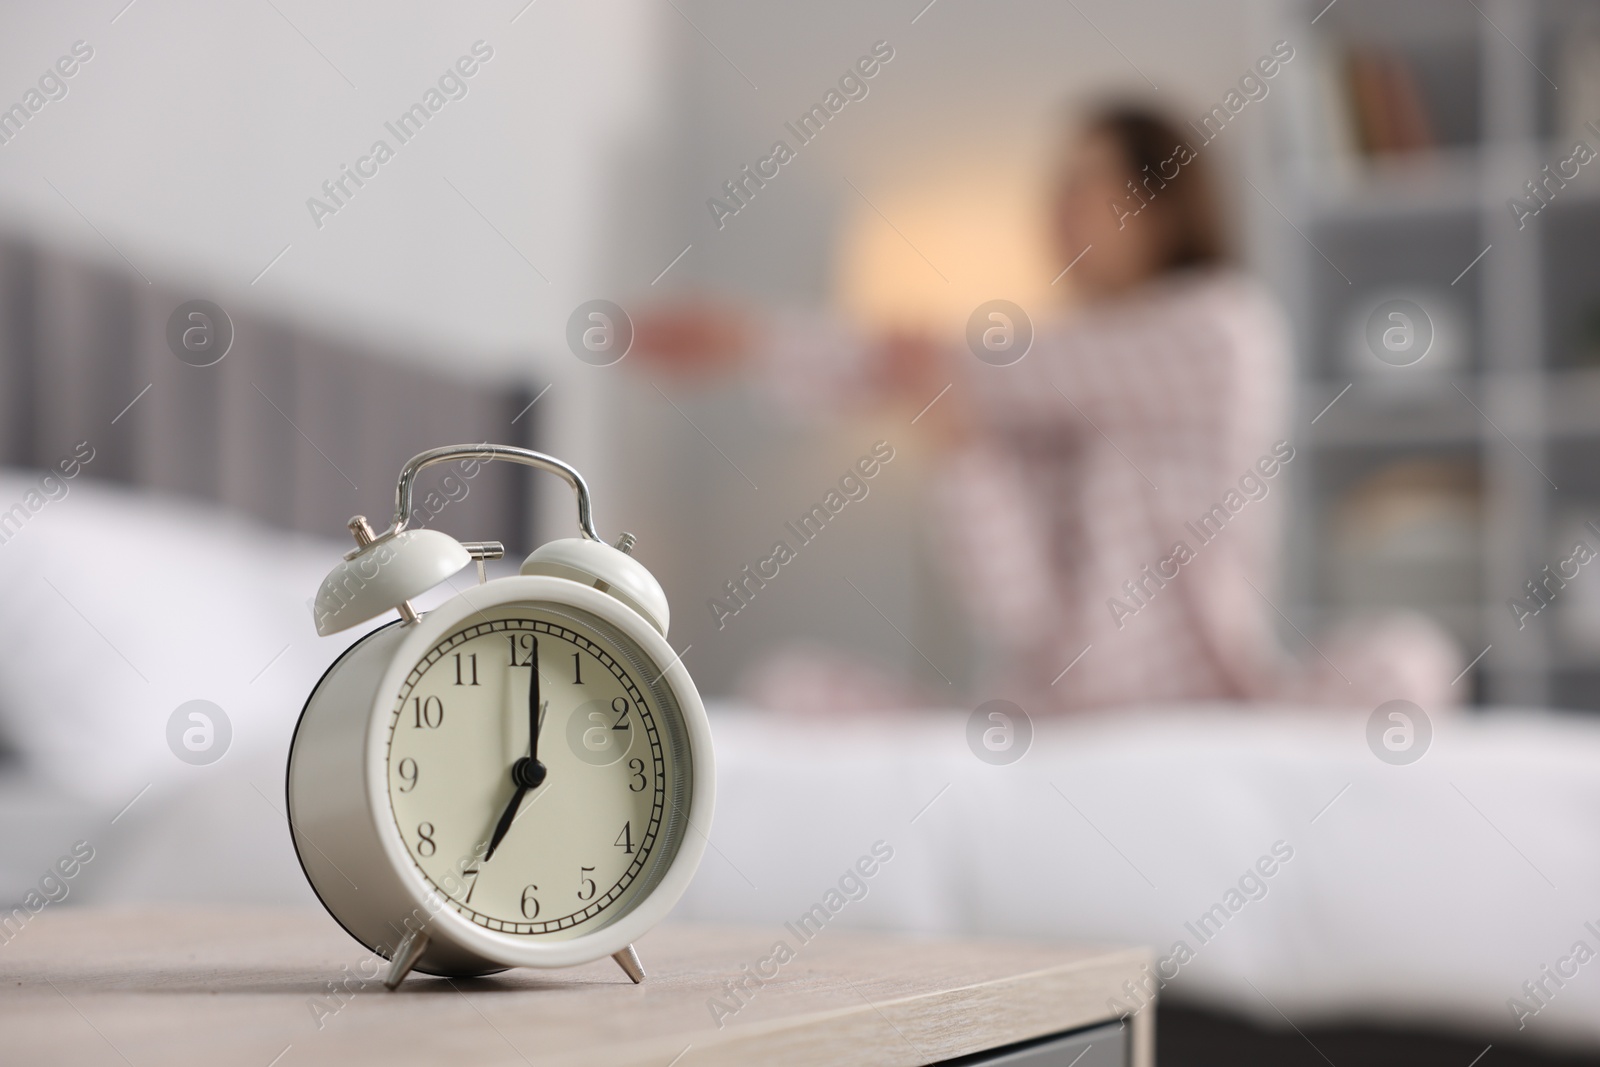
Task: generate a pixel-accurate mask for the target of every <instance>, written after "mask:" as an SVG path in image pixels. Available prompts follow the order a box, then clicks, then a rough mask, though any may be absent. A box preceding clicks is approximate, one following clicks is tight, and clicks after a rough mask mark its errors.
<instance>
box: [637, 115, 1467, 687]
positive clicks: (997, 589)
mask: <svg viewBox="0 0 1600 1067" xmlns="http://www.w3.org/2000/svg"><path fill="white" fill-rule="evenodd" d="M1065 159H1066V164H1065V165H1064V166H1063V168H1062V170H1061V173H1060V175H1059V179H1058V182H1057V185H1056V187H1055V193H1054V204H1053V216H1052V219H1051V237H1052V238H1053V241H1054V244H1055V246H1056V250H1057V253H1058V255H1059V256H1060V260H1059V261H1060V262H1062V263H1072V266H1071V268H1070V270H1069V271H1068V273H1067V277H1068V278H1069V279H1070V280H1071V282H1072V286H1073V289H1074V292H1075V294H1076V296H1077V298H1078V299H1077V304H1076V307H1075V308H1074V309H1073V312H1072V314H1070V315H1069V316H1068V317H1067V318H1065V319H1064V321H1062V322H1061V323H1060V324H1059V325H1057V326H1051V327H1044V328H1041V329H1040V331H1039V335H1038V336H1037V338H1036V339H1035V340H1034V342H1033V345H1032V347H1031V349H1030V350H1028V352H1027V354H1026V355H1025V356H1024V357H1023V358H1021V359H1020V360H1018V361H1015V362H1010V361H1009V358H1010V357H1009V356H1000V357H999V358H996V359H994V360H993V361H992V362H990V361H985V360H981V359H975V358H973V355H972V354H970V353H967V352H965V351H962V352H951V351H948V350H944V349H941V348H939V347H938V346H935V345H932V344H930V343H927V342H924V341H919V340H917V339H914V338H907V337H904V336H901V337H894V338H889V339H886V340H884V341H882V342H881V343H877V344H874V345H868V346H866V347H865V350H864V352H863V353H862V355H861V357H860V358H855V359H851V360H847V361H845V362H844V363H843V364H840V363H839V361H837V360H828V359H826V358H816V357H822V356H823V355H824V353H823V351H822V350H821V349H817V350H814V351H813V353H811V357H813V358H807V357H806V356H805V355H804V354H799V358H796V355H797V354H795V353H789V356H790V358H787V359H782V360H780V361H779V362H778V364H777V366H776V368H775V370H774V373H776V374H778V375H779V376H780V377H789V378H792V379H793V380H794V383H795V384H796V385H797V386H798V385H801V384H804V385H805V386H806V387H807V388H809V389H810V390H812V391H817V390H819V389H820V391H821V392H822V393H824V394H828V395H831V396H832V397H834V398H836V399H839V398H845V397H859V396H861V395H863V393H864V392H868V391H876V393H877V395H878V396H880V397H899V398H901V399H903V400H905V401H908V402H914V403H915V404H917V405H918V406H920V405H922V404H925V403H927V402H928V401H929V400H930V399H931V398H933V397H934V396H935V395H936V394H938V393H939V392H940V390H942V389H943V388H944V387H945V386H946V385H948V384H950V383H952V382H954V383H955V384H954V386H953V387H952V388H951V389H950V390H949V392H948V393H947V394H945V395H943V396H942V397H941V398H940V399H939V400H938V401H937V402H936V403H934V404H933V406H932V407H931V408H930V409H928V412H927V414H926V415H925V416H924V418H923V419H922V420H920V421H921V422H922V423H923V424H924V425H926V424H927V423H929V422H933V423H935V427H934V429H935V432H936V434H937V435H938V437H939V438H940V440H941V441H942V442H943V443H944V444H945V445H946V446H947V448H948V454H947V455H946V456H945V457H944V458H943V460H942V461H941V463H940V467H939V473H937V474H936V475H935V483H936V484H935V493H934V497H935V504H934V506H935V508H936V509H937V511H938V514H937V515H936V516H934V521H933V522H932V524H931V526H932V528H933V529H934V530H935V531H936V532H937V533H938V535H939V541H940V550H941V551H940V554H941V557H942V559H943V561H944V563H945V569H946V571H947V573H948V575H949V577H950V579H951V581H952V583H953V584H954V586H955V587H956V589H957V590H958V591H959V594H960V596H961V600H962V602H963V603H964V604H965V606H966V608H967V611H968V614H969V619H968V629H969V630H970V631H971V632H973V633H974V634H975V635H977V636H978V637H979V638H980V639H981V640H982V643H983V645H984V647H985V649H986V657H985V658H986V663H985V669H984V671H983V674H984V677H983V678H982V680H981V688H982V693H983V695H984V696H1007V697H1011V698H1013V699H1017V700H1019V701H1020V702H1022V703H1023V705H1024V706H1025V707H1028V708H1030V709H1045V708H1059V709H1068V708H1081V707H1106V706H1111V705H1120V704H1130V703H1155V702H1171V701H1193V700H1253V701H1278V702H1286V703H1338V704H1348V705H1357V706H1362V707H1367V708H1370V707H1372V706H1375V705H1376V704H1377V703H1381V702H1382V701H1385V700H1390V699H1396V698H1401V699H1409V700H1413V701H1416V702H1418V703H1420V704H1422V705H1423V706H1424V707H1427V708H1437V707H1439V706H1441V705H1442V704H1447V703H1451V702H1452V701H1451V695H1450V694H1451V689H1450V682H1451V680H1452V678H1453V676H1454V674H1455V672H1456V671H1457V670H1459V664H1458V662H1457V661H1458V659H1459V656H1458V654H1457V652H1456V650H1455V648H1454V646H1453V644H1452V643H1451V642H1450V641H1449V639H1448V638H1446V637H1445V636H1444V635H1443V633H1442V632H1441V631H1439V630H1438V628H1437V627H1435V626H1433V625H1432V624H1431V623H1429V622H1427V621H1426V620H1423V619H1421V618H1417V617H1409V616H1400V617H1394V618H1389V619H1385V620H1371V621H1368V622H1367V623H1365V624H1364V625H1363V626H1362V629H1361V630H1360V631H1359V633H1358V632H1355V631H1350V632H1347V633H1344V634H1334V635H1331V636H1318V637H1315V638H1311V639H1307V638H1305V637H1304V636H1303V635H1302V636H1301V637H1300V638H1299V640H1300V642H1301V648H1300V649H1299V650H1298V652H1299V654H1298V655H1297V656H1290V655H1288V654H1287V652H1286V651H1285V650H1284V649H1283V648H1282V647H1281V646H1280V644H1279V642H1278V639H1277V633H1278V629H1279V626H1280V623H1281V624H1282V625H1284V626H1285V627H1286V628H1292V624H1291V623H1289V620H1288V618H1287V617H1286V616H1284V615H1282V613H1281V612H1280V611H1279V610H1278V607H1277V605H1276V596H1277V595H1276V593H1275V578H1276V572H1277V560H1278V546H1279V539H1280V529H1281V524H1280V521H1279V519H1280V511H1281V505H1282V503H1283V501H1284V500H1285V498H1286V496H1287V495H1288V485H1289V483H1290V482H1291V480H1292V479H1294V478H1296V477H1297V476H1298V475H1299V473H1300V472H1299V467H1300V466H1302V465H1303V464H1304V463H1305V460H1304V459H1300V458H1298V453H1297V452H1296V450H1295V447H1294V444H1293V433H1292V430H1291V428H1290V427H1289V426H1288V423H1287V416H1288V412H1289V371H1290V356H1289V346H1288V338H1287V331H1286V329H1285V325H1284V322H1283V320H1282V315H1281V313H1280V312H1279V309H1278V307H1277V306H1276V304H1275V303H1274V302H1273V301H1272V299H1271V298H1270V297H1269V296H1268V295H1267V293H1266V292H1265V290H1264V289H1263V288H1262V287H1261V286H1260V285H1259V284H1258V283H1257V282H1255V281H1254V280H1252V279H1251V278H1249V277H1247V276H1246V275H1244V274H1243V273H1241V272H1239V271H1238V270H1237V269H1235V268H1234V267H1233V266H1232V265H1231V257H1230V249H1229V248H1228V247H1227V243H1226V240H1225V236H1224V228H1223V226H1222V224H1221V221H1220V219H1221V212H1220V209H1219V204H1218V199H1217V195H1216V190H1215V187H1214V184H1213V177H1212V174H1211V171H1210V164H1211V162H1212V161H1211V160H1210V159H1209V158H1207V157H1206V156H1204V155H1203V149H1202V150H1196V149H1195V148H1193V147H1191V146H1190V145H1189V144H1188V143H1187V141H1186V138H1185V135H1184V133H1183V132H1182V131H1181V130H1180V129H1178V128H1177V127H1175V126H1173V125H1172V124H1170V123H1168V122H1167V121H1166V120H1165V119H1163V118H1162V117H1161V116H1159V115H1157V114H1155V113H1153V112H1150V111H1148V110H1146V109H1143V108H1140V107H1132V106H1116V107H1110V108H1106V109H1103V110H1101V111H1099V112H1098V113H1096V114H1094V115H1093V116H1092V117H1091V118H1090V119H1089V121H1087V122H1086V123H1085V124H1084V126H1083V127H1082V130H1081V132H1080V133H1079V134H1078V135H1077V137H1076V138H1075V144H1074V145H1073V148H1072V151H1070V152H1069V153H1068V154H1067V155H1066V157H1065ZM995 322H996V324H997V326H999V327H1001V328H1003V327H1004V326H1005V321H1004V320H1003V319H996V320H995ZM761 335H762V331H761V330H760V329H759V328H752V327H750V326H749V325H746V324H741V323H740V322H738V321H737V320H731V319H728V318H726V317H723V316H718V315H712V314H708V313H706V312H704V311H703V310H693V309H691V310H689V311H684V312H679V313H676V314H667V315H664V316H660V317H657V318H655V319H652V320H650V321H647V322H646V323H645V324H644V325H643V326H642V328H641V330H640V332H639V335H638V338H639V344H640V345H641V346H642V347H643V349H645V350H647V351H648V352H651V353H653V354H654V356H655V358H656V359H658V360H666V361H668V362H672V363H675V364H677V365H679V366H684V365H700V366H704V365H717V364H721V363H725V362H732V361H736V360H737V359H739V358H741V357H740V355H739V354H740V353H751V352H756V353H759V352H761V351H762V350H767V351H769V352H770V351H771V350H774V349H792V348H793V347H794V344H793V342H792V339H789V340H786V339H785V338H784V337H782V336H778V337H772V336H768V337H765V338H763V337H762V336H761ZM998 364H1004V365H998ZM1297 460H1298V462H1297ZM1313 641H1314V642H1315V643H1313ZM830 658H833V659H834V660H835V661H834V662H826V663H825V662H822V661H821V659H820V658H819V657H817V656H816V655H809V656H805V657H791V658H790V659H788V660H787V661H780V663H778V664H776V665H773V666H772V667H770V668H769V669H767V670H766V671H765V672H764V673H763V677H764V681H763V682H762V684H761V685H760V689H761V690H762V692H761V693H760V694H759V696H761V697H762V698H764V699H765V701H766V702H768V703H778V704H783V705H789V706H795V705H807V704H826V705H830V706H833V707H836V708H838V707H848V706H852V705H861V704H865V703H874V704H880V705H881V704H883V703H886V702H889V703H912V702H924V701H925V699H926V698H922V699H917V698H914V697H913V696H912V695H911V694H909V693H905V694H903V695H902V694H899V693H897V691H896V689H895V687H894V685H893V684H892V683H890V682H887V681H885V680H882V679H881V678H879V677H878V676H877V675H876V673H875V672H873V671H871V670H869V669H866V668H864V667H861V666H854V665H850V664H847V663H845V662H843V661H840V660H837V658H835V657H830ZM841 679H844V680H845V681H844V682H843V683H841V681H840V680H841ZM929 696H934V695H932V694H930V695H929ZM940 697H942V699H943V700H944V701H945V702H949V701H950V695H949V694H941V695H938V696H934V699H939V698H940Z"/></svg>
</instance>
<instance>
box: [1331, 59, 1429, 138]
mask: <svg viewBox="0 0 1600 1067" xmlns="http://www.w3.org/2000/svg"><path fill="white" fill-rule="evenodd" d="M1345 92H1346V98H1347V99H1348V100H1349V102H1350V107H1351V111H1352V113H1353V115H1354V118H1355V127H1356V130H1357V131H1358V139H1359V144H1360V146H1361V150H1362V152H1363V153H1364V154H1365V155H1367V156H1387V155H1396V154H1404V153H1415V152H1425V151H1429V150H1431V149H1433V148H1436V147H1437V146H1438V138H1437V137H1436V136H1435V134H1434V130H1433V122H1432V118H1431V116H1430V115H1429V113H1428V106H1427V103H1426V101H1424V100H1423V98H1422V90H1421V89H1420V87H1419V86H1418V84H1417V77H1416V72H1415V71H1414V69H1413V68H1412V65H1411V63H1410V61H1409V60H1407V59H1406V57H1405V56H1404V55H1403V54H1401V53H1400V52H1398V51H1396V50H1395V49H1392V48H1387V47H1382V46H1379V45H1371V44H1363V45H1353V46H1351V47H1350V48H1349V49H1347V51H1346V53H1345Z"/></svg>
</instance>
